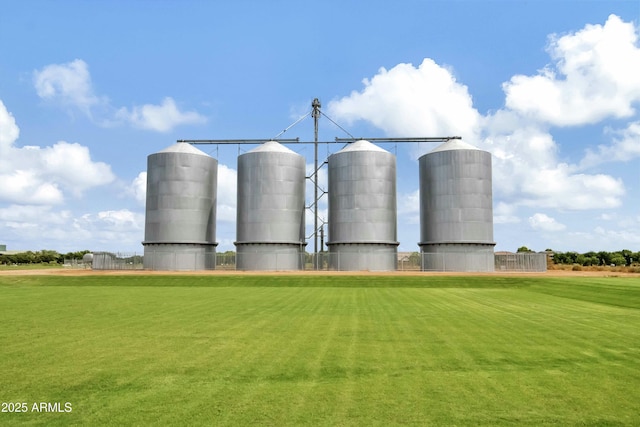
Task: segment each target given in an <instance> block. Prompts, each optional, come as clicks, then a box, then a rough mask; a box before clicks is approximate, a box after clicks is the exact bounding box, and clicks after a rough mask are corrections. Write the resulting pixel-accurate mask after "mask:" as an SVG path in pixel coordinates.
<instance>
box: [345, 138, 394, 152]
mask: <svg viewBox="0 0 640 427" xmlns="http://www.w3.org/2000/svg"><path fill="white" fill-rule="evenodd" d="M349 151H380V152H383V153H388V151H387V150H385V149H383V148H380V147H378V146H377V145H374V144H372V143H370V142H369V141H367V140H365V139H359V140H358V141H356V142H352V143H351V144H349V145H347V146H346V147H344V148H343V149H342V150H340V151H338V153H346V152H349ZM338 153H336V154H338Z"/></svg>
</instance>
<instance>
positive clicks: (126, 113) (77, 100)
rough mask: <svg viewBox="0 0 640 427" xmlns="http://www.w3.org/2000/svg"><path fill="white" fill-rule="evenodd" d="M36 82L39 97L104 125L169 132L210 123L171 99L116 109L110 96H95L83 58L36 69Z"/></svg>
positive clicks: (34, 76)
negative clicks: (111, 103) (111, 102)
mask: <svg viewBox="0 0 640 427" xmlns="http://www.w3.org/2000/svg"><path fill="white" fill-rule="evenodd" d="M33 83H34V86H35V89H36V93H37V94H38V96H39V97H40V98H42V99H44V100H47V101H50V102H53V103H59V104H61V105H63V106H65V107H69V108H77V109H79V110H80V111H81V112H83V113H84V114H85V115H87V116H88V117H89V118H90V119H91V120H94V121H95V122H96V123H98V124H100V125H104V126H113V125H117V124H122V123H126V124H129V125H132V126H134V127H136V128H140V129H146V130H151V131H155V132H168V131H170V130H172V129H173V128H175V127H176V126H180V125H190V124H201V123H205V122H206V121H207V119H206V117H204V116H202V115H201V114H199V113H198V112H196V111H181V110H180V109H179V108H178V106H177V105H176V102H175V101H174V99H173V98H171V97H166V98H164V99H163V100H162V102H161V103H160V104H159V105H156V104H144V105H136V106H133V107H132V108H131V109H128V108H126V107H119V108H118V107H113V106H111V105H110V101H109V99H108V98H107V97H105V96H98V95H96V94H95V91H94V89H93V83H92V82H91V75H90V73H89V66H88V65H87V63H86V62H84V61H83V60H81V59H76V60H74V61H71V62H69V63H66V64H50V65H47V66H45V67H44V68H42V69H41V70H36V71H34V72H33ZM97 107H100V109H99V110H98V108H97ZM114 111H115V112H114Z"/></svg>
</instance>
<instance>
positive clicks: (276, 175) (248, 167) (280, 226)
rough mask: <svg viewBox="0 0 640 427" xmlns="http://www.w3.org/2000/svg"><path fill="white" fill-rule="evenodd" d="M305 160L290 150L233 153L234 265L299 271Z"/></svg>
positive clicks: (303, 209) (252, 268) (241, 268)
mask: <svg viewBox="0 0 640 427" xmlns="http://www.w3.org/2000/svg"><path fill="white" fill-rule="evenodd" d="M305 172H306V171H305V161H304V158H303V157H302V156H300V155H298V154H295V153H293V152H284V151H273V152H270V151H256V152H248V153H245V154H242V155H241V156H239V157H238V206H237V222H236V239H237V241H236V242H235V244H236V250H237V258H236V259H237V264H236V268H237V269H238V270H300V269H302V268H303V265H304V264H303V261H304V246H305V244H306V243H305V241H304V239H305V228H304V227H305V224H304V214H305V198H304V190H305Z"/></svg>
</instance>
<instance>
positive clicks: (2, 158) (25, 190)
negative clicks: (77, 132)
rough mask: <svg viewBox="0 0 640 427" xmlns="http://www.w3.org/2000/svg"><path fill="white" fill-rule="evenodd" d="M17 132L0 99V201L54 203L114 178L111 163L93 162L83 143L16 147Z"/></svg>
mask: <svg viewBox="0 0 640 427" xmlns="http://www.w3.org/2000/svg"><path fill="white" fill-rule="evenodd" d="M19 133H20V132H19V128H18V126H17V125H16V123H15V120H14V118H13V116H12V115H11V114H10V113H9V111H7V109H6V107H5V105H4V103H2V101H0V182H2V185H0V201H4V202H9V203H18V204H28V205H38V204H43V205H53V204H58V203H62V202H63V200H64V193H65V191H66V192H68V193H70V194H72V195H74V196H80V195H81V194H82V193H83V192H84V191H86V190H88V189H89V188H93V187H96V186H100V185H104V184H108V183H110V182H112V181H113V180H114V179H115V177H114V175H113V173H112V172H111V168H110V166H109V165H107V164H106V163H103V162H95V161H93V160H92V159H91V155H90V153H89V149H88V148H87V147H85V146H82V145H80V144H77V143H68V142H64V141H60V142H57V143H55V144H54V145H52V146H47V147H39V146H25V147H22V148H18V147H15V146H14V143H15V141H16V139H17V137H18V135H19Z"/></svg>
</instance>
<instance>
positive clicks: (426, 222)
mask: <svg viewBox="0 0 640 427" xmlns="http://www.w3.org/2000/svg"><path fill="white" fill-rule="evenodd" d="M419 167H420V243H418V245H419V246H420V249H421V252H422V268H423V270H440V271H494V259H493V258H494V256H493V247H494V246H495V242H494V241H493V200H492V190H491V154H490V153H488V152H486V151H482V150H479V149H477V148H476V147H474V146H472V145H470V144H467V143H465V142H463V141H460V140H457V139H452V140H449V141H447V142H445V143H444V144H442V145H440V146H439V147H437V148H435V149H434V150H433V151H431V152H430V153H427V154H425V155H423V156H422V157H420V159H419Z"/></svg>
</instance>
